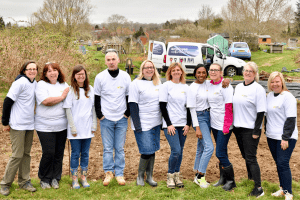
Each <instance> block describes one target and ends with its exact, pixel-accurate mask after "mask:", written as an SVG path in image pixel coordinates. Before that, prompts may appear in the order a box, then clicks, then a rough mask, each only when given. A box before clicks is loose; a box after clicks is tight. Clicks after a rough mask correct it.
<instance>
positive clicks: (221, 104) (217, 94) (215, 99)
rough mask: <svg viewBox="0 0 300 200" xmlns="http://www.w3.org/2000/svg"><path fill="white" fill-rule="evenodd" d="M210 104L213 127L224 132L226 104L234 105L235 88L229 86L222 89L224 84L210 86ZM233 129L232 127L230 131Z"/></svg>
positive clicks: (208, 96)
mask: <svg viewBox="0 0 300 200" xmlns="http://www.w3.org/2000/svg"><path fill="white" fill-rule="evenodd" d="M207 90H208V95H207V99H208V103H209V106H210V123H211V127H212V128H214V129H217V130H223V125H224V116H225V104H226V103H232V97H233V88H232V86H231V85H229V86H228V87H227V88H222V83H220V84H218V85H213V84H211V83H210V84H209V85H208V88H207ZM231 129H232V125H231V127H230V130H231Z"/></svg>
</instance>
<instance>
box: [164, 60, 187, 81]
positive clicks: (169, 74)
mask: <svg viewBox="0 0 300 200" xmlns="http://www.w3.org/2000/svg"><path fill="white" fill-rule="evenodd" d="M175 67H179V68H180V70H181V72H182V74H181V76H180V79H179V81H180V82H181V83H182V84H185V82H186V80H185V72H184V70H183V69H182V66H181V64H180V63H177V62H175V63H172V64H171V65H170V67H169V68H168V70H167V72H166V79H167V81H170V80H172V78H173V77H172V75H171V72H172V70H173V69H174V68H175Z"/></svg>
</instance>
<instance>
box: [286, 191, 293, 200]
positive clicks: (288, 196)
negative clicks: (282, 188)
mask: <svg viewBox="0 0 300 200" xmlns="http://www.w3.org/2000/svg"><path fill="white" fill-rule="evenodd" d="M285 200H293V195H292V194H290V193H288V192H287V193H286V194H285Z"/></svg>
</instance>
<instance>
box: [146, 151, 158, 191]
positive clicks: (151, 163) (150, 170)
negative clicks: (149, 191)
mask: <svg viewBox="0 0 300 200" xmlns="http://www.w3.org/2000/svg"><path fill="white" fill-rule="evenodd" d="M154 161H155V155H153V156H151V157H150V158H149V162H148V165H147V168H146V175H147V178H146V182H147V183H148V184H149V185H151V186H153V187H156V186H157V182H155V181H153V167H154Z"/></svg>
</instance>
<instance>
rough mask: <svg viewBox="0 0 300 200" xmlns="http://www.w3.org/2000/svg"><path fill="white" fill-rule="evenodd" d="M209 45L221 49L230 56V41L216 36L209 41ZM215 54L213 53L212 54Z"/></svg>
mask: <svg viewBox="0 0 300 200" xmlns="http://www.w3.org/2000/svg"><path fill="white" fill-rule="evenodd" d="M207 43H208V44H210V45H217V46H218V47H219V49H220V50H221V51H222V53H224V54H225V55H227V54H228V40H226V39H225V38H223V37H222V36H221V35H215V36H213V37H211V38H209V39H208V40H207ZM212 54H213V53H212Z"/></svg>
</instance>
